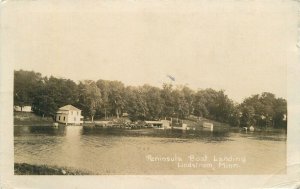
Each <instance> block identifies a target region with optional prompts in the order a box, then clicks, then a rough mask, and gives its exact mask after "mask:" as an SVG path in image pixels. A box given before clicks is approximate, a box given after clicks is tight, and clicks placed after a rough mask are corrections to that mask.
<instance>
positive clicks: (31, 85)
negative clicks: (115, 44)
mask: <svg viewBox="0 0 300 189" xmlns="http://www.w3.org/2000/svg"><path fill="white" fill-rule="evenodd" d="M14 104H15V105H18V106H21V107H22V106H24V105H32V107H33V110H34V112H35V113H37V114H40V115H43V116H45V115H47V116H54V115H55V112H56V111H57V110H58V108H59V107H61V106H64V105H66V104H72V105H75V106H77V107H78V108H80V109H82V112H83V115H84V116H85V117H86V118H90V119H91V120H93V119H94V117H97V118H105V119H106V118H108V117H111V116H114V117H120V116H121V115H122V114H123V113H127V114H128V116H129V118H130V119H131V120H133V121H136V120H158V119H162V118H165V117H174V118H180V119H186V118H188V117H189V116H191V115H193V116H197V117H205V118H209V119H213V120H217V121H220V122H224V123H228V124H230V125H232V126H251V125H256V126H260V127H276V128H286V114H287V102H286V100H285V99H282V98H276V97H275V95H274V94H272V93H267V92H265V93H262V94H257V95H252V96H251V97H248V98H246V99H245V100H244V101H243V102H242V103H241V104H238V103H234V102H233V101H232V100H231V99H230V98H229V97H228V96H227V95H226V94H225V92H224V91H223V90H220V91H217V90H214V89H202V90H197V91H194V90H192V89H190V88H189V87H187V86H176V87H175V86H173V85H171V84H163V86H162V88H158V87H153V86H150V85H143V86H125V85H124V84H123V83H122V82H120V81H107V80H98V81H96V82H95V81H91V80H85V81H81V82H79V83H78V84H76V83H75V82H73V81H72V80H69V79H63V78H55V77H52V76H51V77H50V78H47V77H42V76H41V74H40V73H35V72H32V71H31V72H29V71H23V70H20V71H15V79H14Z"/></svg>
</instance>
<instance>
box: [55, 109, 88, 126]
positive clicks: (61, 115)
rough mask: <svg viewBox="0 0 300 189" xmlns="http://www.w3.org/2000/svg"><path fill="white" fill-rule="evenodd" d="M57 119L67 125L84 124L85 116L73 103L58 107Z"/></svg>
mask: <svg viewBox="0 0 300 189" xmlns="http://www.w3.org/2000/svg"><path fill="white" fill-rule="evenodd" d="M55 121H56V122H58V123H63V124H66V125H82V123H83V116H82V115H81V110H80V109H78V108H76V107H75V106H72V105H66V106H63V107H61V108H59V109H58V111H57V112H56V118H55Z"/></svg>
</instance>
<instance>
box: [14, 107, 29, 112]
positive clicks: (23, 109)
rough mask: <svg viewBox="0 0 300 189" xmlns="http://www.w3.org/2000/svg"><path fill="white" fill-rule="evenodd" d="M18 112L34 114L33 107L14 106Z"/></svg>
mask: <svg viewBox="0 0 300 189" xmlns="http://www.w3.org/2000/svg"><path fill="white" fill-rule="evenodd" d="M14 110H15V111H16V112H32V109H31V106H14Z"/></svg>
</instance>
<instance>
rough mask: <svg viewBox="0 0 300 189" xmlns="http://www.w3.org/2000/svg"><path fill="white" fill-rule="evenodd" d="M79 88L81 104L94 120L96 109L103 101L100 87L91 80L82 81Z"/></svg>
mask: <svg viewBox="0 0 300 189" xmlns="http://www.w3.org/2000/svg"><path fill="white" fill-rule="evenodd" d="M78 88H79V90H80V95H79V102H78V103H79V106H80V107H81V108H82V109H83V110H84V112H86V113H85V114H87V115H88V116H89V117H90V118H91V121H92V122H93V121H94V116H95V114H96V111H97V109H99V108H100V105H101V102H102V99H101V92H100V89H99V88H98V87H97V85H96V83H95V82H94V81H91V80H85V81H82V82H80V84H79V86H78Z"/></svg>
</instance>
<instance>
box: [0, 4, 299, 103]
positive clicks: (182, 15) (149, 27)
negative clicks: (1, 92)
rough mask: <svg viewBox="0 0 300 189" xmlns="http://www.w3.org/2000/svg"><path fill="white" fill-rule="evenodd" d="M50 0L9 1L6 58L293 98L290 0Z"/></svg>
mask: <svg viewBox="0 0 300 189" xmlns="http://www.w3.org/2000/svg"><path fill="white" fill-rule="evenodd" d="M53 2H54V3H53ZM53 2H52V3H50V1H49V2H47V4H46V3H45V2H40V1H25V2H23V5H22V2H21V3H19V4H18V6H16V5H15V4H14V3H7V6H6V7H4V9H3V13H2V16H3V15H4V16H5V18H6V19H3V27H4V28H6V30H5V31H6V32H7V33H6V36H7V39H9V44H8V45H6V47H7V48H8V50H7V56H6V59H5V60H6V61H7V62H8V63H12V64H14V66H15V69H16V70H19V69H23V70H33V71H36V72H40V73H42V74H43V75H47V76H49V75H54V76H56V77H63V78H70V79H72V80H74V81H78V80H82V79H93V80H97V79H107V80H120V81H122V82H124V83H125V84H126V85H142V84H144V83H148V84H151V85H155V86H161V85H162V83H164V82H171V80H170V79H168V77H167V75H171V76H173V77H175V82H173V83H174V84H175V85H177V84H186V85H188V86H189V87H191V88H193V89H198V88H213V89H217V90H219V89H224V90H225V91H226V94H228V95H229V97H230V98H232V99H234V100H236V101H238V102H239V101H241V100H242V99H243V98H245V97H247V96H250V95H252V94H257V93H261V92H264V91H267V92H272V93H275V94H276V96H278V97H284V98H286V87H287V84H286V83H287V79H286V76H287V74H286V70H287V68H286V66H287V64H288V62H289V61H291V59H290V57H291V51H293V49H294V48H295V41H296V40H295V38H296V37H297V33H296V32H295V21H294V19H295V16H297V15H296V14H295V12H297V11H291V10H294V8H295V7H294V8H293V6H292V4H291V3H285V2H286V1H285V2H283V1H276V2H275V3H273V2H272V4H271V3H267V1H266V2H265V3H264V1H259V2H258V1H249V2H248V1H235V2H230V1H226V2H227V3H225V2H223V1H222V2H221V1H220V2H219V1H207V2H206V1H185V2H184V1H182V2H181V3H180V2H179V1H177V2H176V3H175V1H173V3H171V2H170V1H165V2H161V3H153V2H152V3H150V2H142V1H139V2H138V1H127V3H119V2H118V1H114V2H113V1H111V2H105V1H102V3H101V2H100V1H97V2H96V1H95V2H94V1H89V3H85V4H84V3H82V2H81V1H74V2H73V3H72V4H70V3H67V2H65V3H63V2H60V1H53ZM269 2H271V1H269ZM20 4H21V6H20ZM12 10H13V11H12Z"/></svg>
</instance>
